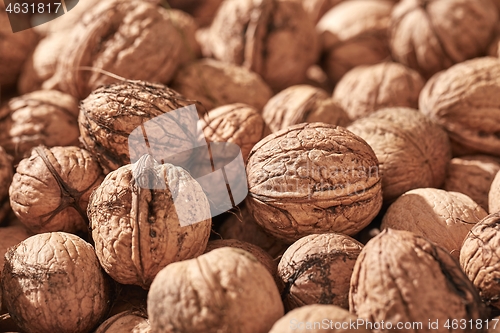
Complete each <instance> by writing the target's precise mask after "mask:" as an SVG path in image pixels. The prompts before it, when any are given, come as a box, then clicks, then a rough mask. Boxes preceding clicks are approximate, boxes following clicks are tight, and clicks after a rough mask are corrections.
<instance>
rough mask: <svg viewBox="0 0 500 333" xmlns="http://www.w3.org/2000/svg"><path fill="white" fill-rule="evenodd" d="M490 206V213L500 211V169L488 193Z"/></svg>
mask: <svg viewBox="0 0 500 333" xmlns="http://www.w3.org/2000/svg"><path fill="white" fill-rule="evenodd" d="M488 208H489V212H490V213H496V212H500V171H499V172H498V173H497V175H496V176H495V179H493V183H491V188H490V193H489V194H488Z"/></svg>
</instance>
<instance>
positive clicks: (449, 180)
mask: <svg viewBox="0 0 500 333" xmlns="http://www.w3.org/2000/svg"><path fill="white" fill-rule="evenodd" d="M498 171H500V159H499V158H495V157H491V156H487V155H473V156H463V157H456V158H454V159H452V160H451V161H450V163H449V164H448V172H447V176H446V180H445V182H444V186H443V189H445V190H446V191H455V192H460V193H463V194H466V195H468V196H469V197H470V198H471V199H472V200H474V201H475V202H477V203H478V204H479V205H480V206H481V207H482V208H483V209H484V210H486V211H487V210H488V192H489V191H490V187H491V183H492V182H493V179H494V178H495V175H496V174H497V172H498Z"/></svg>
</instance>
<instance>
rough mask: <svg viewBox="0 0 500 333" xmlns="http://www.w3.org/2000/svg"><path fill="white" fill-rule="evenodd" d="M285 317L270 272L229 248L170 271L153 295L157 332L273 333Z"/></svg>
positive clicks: (158, 280) (151, 310)
mask: <svg viewBox="0 0 500 333" xmlns="http://www.w3.org/2000/svg"><path fill="white" fill-rule="evenodd" d="M283 312H284V311H283V303H282V302H281V299H280V295H279V292H278V289H277V287H276V284H275V283H274V281H273V278H272V276H271V274H270V273H269V272H268V271H267V269H266V268H265V267H264V266H263V265H262V264H261V263H260V262H259V261H258V260H257V259H255V257H254V256H252V255H251V254H250V253H248V252H246V251H244V250H241V249H235V248H228V247H225V248H220V249H215V250H213V251H210V252H209V253H206V254H204V255H201V256H199V257H198V258H196V259H191V260H185V261H182V262H178V263H173V264H171V265H168V266H167V267H165V268H164V269H163V270H161V271H160V273H158V275H157V277H156V278H155V280H154V281H153V284H152V285H151V289H150V291H149V295H148V315H149V321H150V325H151V331H153V332H190V333H234V332H239V333H267V332H269V329H270V328H271V326H272V325H273V324H274V322H275V321H276V320H278V319H279V318H280V317H282V316H283Z"/></svg>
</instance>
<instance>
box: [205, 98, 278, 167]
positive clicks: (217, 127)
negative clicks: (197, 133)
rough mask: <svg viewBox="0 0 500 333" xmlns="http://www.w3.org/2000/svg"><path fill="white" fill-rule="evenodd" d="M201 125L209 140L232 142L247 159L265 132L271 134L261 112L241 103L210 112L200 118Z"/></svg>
mask: <svg viewBox="0 0 500 333" xmlns="http://www.w3.org/2000/svg"><path fill="white" fill-rule="evenodd" d="M200 125H201V128H202V129H203V132H202V133H203V135H204V136H205V139H206V140H207V141H208V142H231V143H234V144H236V145H238V147H240V149H241V155H242V157H243V159H244V160H245V161H246V160H247V158H248V155H249V154H250V151H251V150H252V148H253V147H254V146H255V144H256V143H257V142H259V141H260V140H261V139H262V138H263V137H264V135H265V134H269V133H268V129H267V127H266V123H265V122H264V119H262V116H261V115H260V113H259V112H258V111H257V110H256V109H254V108H253V107H251V106H248V105H245V104H239V103H238V104H231V105H226V106H221V107H219V108H216V109H214V110H212V111H210V112H208V114H206V115H205V116H204V118H203V119H202V120H200Z"/></svg>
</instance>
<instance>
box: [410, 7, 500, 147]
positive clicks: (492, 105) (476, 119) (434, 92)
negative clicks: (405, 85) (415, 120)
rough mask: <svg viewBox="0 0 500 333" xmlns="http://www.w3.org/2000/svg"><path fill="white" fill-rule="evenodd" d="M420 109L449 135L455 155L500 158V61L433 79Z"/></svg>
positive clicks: (463, 66) (473, 63) (469, 64)
mask: <svg viewBox="0 0 500 333" xmlns="http://www.w3.org/2000/svg"><path fill="white" fill-rule="evenodd" d="M450 2H453V1H450ZM478 3H480V1H478ZM419 108H420V110H421V111H422V112H423V113H424V114H425V115H426V116H428V117H429V118H430V119H431V120H432V121H434V122H436V123H437V124H439V125H441V127H443V128H444V129H445V130H446V131H447V132H448V135H449V137H450V139H451V142H452V144H453V145H454V146H452V147H453V148H454V150H453V153H454V155H458V156H459V155H471V154H486V155H493V156H499V157H500V59H498V58H492V57H485V58H477V59H473V60H469V61H466V62H463V63H460V64H458V65H455V66H453V67H451V68H450V69H448V70H446V71H444V72H441V73H439V74H437V75H435V76H433V77H432V78H431V79H430V80H429V81H428V82H427V83H426V85H425V87H424V88H423V89H422V93H421V94H420V99H419Z"/></svg>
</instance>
